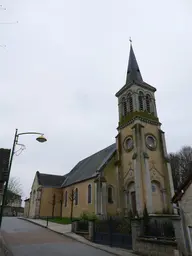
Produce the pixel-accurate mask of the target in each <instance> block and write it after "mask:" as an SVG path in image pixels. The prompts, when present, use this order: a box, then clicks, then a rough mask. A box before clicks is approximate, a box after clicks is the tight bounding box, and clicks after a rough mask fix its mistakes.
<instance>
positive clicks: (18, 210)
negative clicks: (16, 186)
mask: <svg viewBox="0 0 192 256" xmlns="http://www.w3.org/2000/svg"><path fill="white" fill-rule="evenodd" d="M6 198H7V199H6V200H5V201H6V205H5V206H4V209H3V215H4V216H17V215H23V211H24V209H23V207H22V206H21V204H22V199H21V195H18V194H16V193H13V192H12V191H10V190H7V197H6Z"/></svg>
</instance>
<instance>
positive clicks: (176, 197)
mask: <svg viewBox="0 0 192 256" xmlns="http://www.w3.org/2000/svg"><path fill="white" fill-rule="evenodd" d="M191 183H192V172H191V174H190V175H189V177H188V178H187V179H186V180H185V182H184V183H183V184H181V186H180V187H179V188H178V189H177V191H176V192H175V195H174V196H173V198H172V203H176V202H177V201H179V200H181V198H182V196H183V195H184V194H185V192H186V190H187V189H188V187H189V186H190V185H191Z"/></svg>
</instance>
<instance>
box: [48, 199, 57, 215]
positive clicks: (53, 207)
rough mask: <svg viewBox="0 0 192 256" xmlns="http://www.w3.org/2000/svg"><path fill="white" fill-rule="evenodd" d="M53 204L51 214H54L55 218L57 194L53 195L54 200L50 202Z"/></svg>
mask: <svg viewBox="0 0 192 256" xmlns="http://www.w3.org/2000/svg"><path fill="white" fill-rule="evenodd" d="M49 203H50V204H51V205H52V211H51V212H52V213H51V216H52V218H54V214H55V204H56V195H55V194H53V196H52V200H51V202H49Z"/></svg>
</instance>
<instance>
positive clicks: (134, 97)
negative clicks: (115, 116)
mask: <svg viewBox="0 0 192 256" xmlns="http://www.w3.org/2000/svg"><path fill="white" fill-rule="evenodd" d="M132 99H133V111H137V101H136V100H137V95H136V93H135V92H134V93H133V94H132Z"/></svg>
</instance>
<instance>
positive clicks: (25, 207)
mask: <svg viewBox="0 0 192 256" xmlns="http://www.w3.org/2000/svg"><path fill="white" fill-rule="evenodd" d="M29 205H30V199H26V200H25V206H24V217H26V218H28V217H29Z"/></svg>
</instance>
